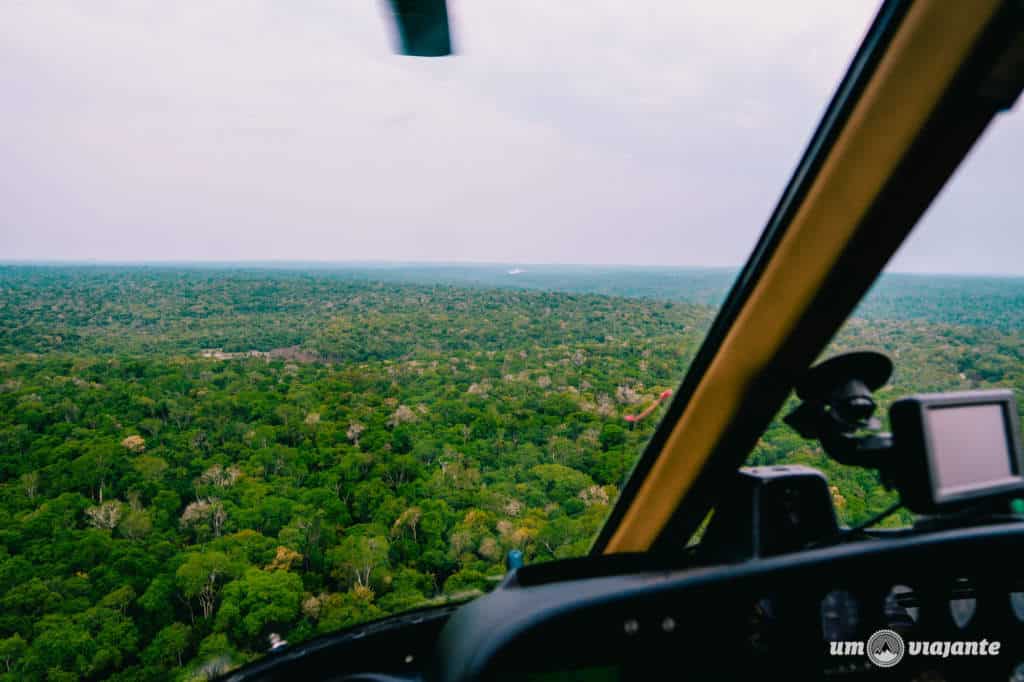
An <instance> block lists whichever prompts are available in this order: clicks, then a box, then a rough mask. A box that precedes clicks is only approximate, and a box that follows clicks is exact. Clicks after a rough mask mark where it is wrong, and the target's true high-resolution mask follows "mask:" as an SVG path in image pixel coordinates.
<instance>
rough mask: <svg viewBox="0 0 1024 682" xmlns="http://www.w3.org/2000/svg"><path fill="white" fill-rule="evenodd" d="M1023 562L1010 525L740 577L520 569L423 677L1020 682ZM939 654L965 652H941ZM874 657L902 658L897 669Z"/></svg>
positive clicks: (849, 550)
mask: <svg viewBox="0 0 1024 682" xmlns="http://www.w3.org/2000/svg"><path fill="white" fill-rule="evenodd" d="M1021 549H1024V524H1021V523H1012V524H1006V525H1004V526H993V527H986V528H974V529H961V530H952V531H945V532H937V533H930V534H928V535H924V536H908V537H902V538H894V539H887V540H874V541H866V542H860V543H851V544H850V545H840V546H836V547H830V548H825V549H819V550H813V551H809V552H803V553H799V554H793V555H788V556H780V557H774V558H771V559H762V560H757V561H751V562H747V563H745V564H741V565H736V566H715V567H705V568H691V569H689V570H678V571H677V570H671V569H667V570H660V571H659V570H647V571H643V572H639V573H631V574H624V575H607V576H599V577H584V578H582V579H580V580H575V581H573V580H569V581H566V580H554V581H550V582H548V581H545V579H544V578H543V577H541V578H539V579H538V578H535V577H534V576H531V575H530V573H529V571H528V570H527V569H520V570H519V571H518V572H517V573H515V574H513V575H512V576H510V578H509V579H508V580H507V581H506V583H505V584H503V585H502V586H500V587H499V588H498V589H497V590H496V591H495V592H494V593H492V594H490V595H488V596H486V597H484V598H481V599H479V600H478V601H476V602H473V603H471V604H468V605H467V606H465V607H463V609H462V610H461V611H459V612H458V613H456V614H455V615H454V616H453V617H452V619H451V621H450V622H449V623H448V625H447V626H446V627H445V629H444V630H443V632H442V635H441V638H440V641H439V646H438V652H437V655H436V657H435V663H436V665H435V666H434V667H433V668H432V669H431V670H429V671H428V672H427V674H426V679H427V680H434V681H436V682H456V681H459V682H461V681H463V680H493V681H495V682H504V681H505V680H513V679H516V680H522V679H526V680H544V681H545V682H548V681H550V682H554V681H556V680H641V679H643V680H651V679H660V678H662V677H664V673H665V671H676V672H678V673H682V672H683V671H685V672H686V675H685V676H686V677H691V678H693V679H701V678H702V677H705V676H708V677H710V678H713V679H750V678H751V677H752V676H753V677H755V678H761V677H765V676H767V675H769V673H770V674H771V675H772V676H774V675H776V674H779V675H785V676H786V677H787V678H789V679H792V678H794V677H796V678H801V677H813V678H820V677H823V676H824V677H832V678H840V679H859V678H861V677H865V676H868V677H871V676H876V675H880V674H883V673H884V674H886V675H887V676H889V677H892V676H894V675H895V676H896V677H902V678H906V679H918V676H920V675H925V676H926V677H925V679H930V677H928V676H932V675H934V674H938V675H939V677H938V678H937V679H971V680H976V679H989V678H994V679H1011V677H1012V675H1013V674H1014V671H1015V670H1016V669H1017V667H1018V666H1020V665H1021V664H1022V663H1024V647H1022V644H1024V636H1022V635H1024V586H1022V578H1024V571H1021V570H1020V569H1019V567H1018V566H1016V565H1015V562H1013V561H1012V560H1009V557H1013V556H1020V550H1021ZM879 632H891V633H895V634H896V635H898V639H899V642H900V643H901V644H900V645H901V646H902V647H903V650H902V652H896V651H895V649H896V640H895V639H893V641H892V642H888V641H883V642H882V644H881V645H878V644H877V641H876V643H875V645H874V646H875V649H871V646H872V644H871V640H872V637H873V636H874V635H875V634H876V633H879ZM886 636H888V635H886ZM983 641H984V642H986V643H987V644H986V645H985V646H988V647H991V645H992V644H993V643H995V642H999V643H1000V646H999V647H997V651H996V653H995V655H992V652H991V651H990V650H989V651H987V652H986V653H985V654H984V655H983V654H979V653H975V654H974V655H961V654H962V652H960V653H957V652H959V651H960V649H962V648H963V646H966V645H967V644H968V643H971V642H974V643H975V644H973V645H972V646H975V647H977V646H981V644H980V643H981V642H983ZM934 642H939V643H945V642H952V643H956V642H960V643H961V646H960V649H949V648H948V647H947V650H946V652H945V655H943V653H942V651H941V650H936V649H935V648H934V646H933V643H934ZM922 647H923V650H922ZM929 647H931V648H929ZM940 649H941V647H940ZM868 650H872V651H874V652H875V654H876V657H877V660H881V661H882V662H883V663H884V662H888V661H891V660H893V657H896V656H897V654H898V655H899V656H900V659H901V660H899V661H897V663H898V665H896V666H894V667H892V668H888V669H887V668H885V667H883V666H882V665H879V664H878V663H876V662H875V660H874V659H872V658H871V657H869V656H868V655H867V651H868ZM935 651H938V653H935ZM968 653H970V651H968Z"/></svg>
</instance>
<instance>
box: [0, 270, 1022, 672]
mask: <svg viewBox="0 0 1024 682" xmlns="http://www.w3.org/2000/svg"><path fill="white" fill-rule="evenodd" d="M728 284H729V277H728V273H725V272H724V271H715V270H708V271H692V272H691V271H682V272H679V271H669V270H667V269H651V270H649V271H645V270H641V269H620V270H610V269H593V268H590V269H587V268H562V269H558V268H554V267H546V268H541V269H539V270H538V271H536V272H531V270H530V269H527V271H526V272H523V273H518V274H515V275H509V274H508V272H507V268H499V267H497V266H495V267H490V266H465V267H462V266H460V267H450V268H447V269H445V268H443V267H440V266H404V267H397V266H396V267H384V266H379V267H366V266H363V267H358V268H356V267H353V268H346V269H326V268H319V269H318V268H311V269H305V270H287V269H275V268H262V269H257V268H228V267H204V268H197V267H112V266H104V267H85V266H80V267H70V266H61V267H29V266H9V267H0V320H2V324H0V586H2V588H3V589H2V597H0V600H2V601H0V679H11V680H14V679H18V680H21V679H53V680H61V679H69V680H70V679H82V678H88V679H100V678H108V677H109V678H111V679H119V680H160V679H168V678H171V679H204V678H205V677H207V676H208V675H209V674H211V673H213V672H216V671H218V670H223V669H226V668H228V667H231V666H237V665H239V664H241V663H244V662H245V661H247V660H251V659H252V658H254V657H256V656H259V655H261V654H262V652H265V651H266V650H267V646H268V645H267V637H268V635H269V634H270V633H272V632H274V633H278V634H279V635H281V636H282V637H283V638H284V639H286V640H288V641H290V642H293V643H294V642H297V641H301V640H303V639H307V638H309V637H313V636H315V635H317V634H319V633H324V632H329V631H333V630H336V629H338V628H342V627H345V626H348V625H352V624H355V623H358V622H361V621H365V620H368V619H372V618H375V617H380V616H382V615H385V614H388V613H394V612H398V611H402V610H405V609H409V608H413V607H416V606H422V605H427V604H432V603H443V602H445V601H447V600H452V599H463V598H467V597H469V596H472V595H474V594H478V593H479V592H480V591H482V590H486V589H488V588H489V587H490V586H491V585H493V584H494V581H495V580H496V579H498V578H499V577H500V575H501V574H502V572H503V570H504V569H503V559H504V557H505V555H506V553H507V552H508V551H509V550H511V549H519V550H521V551H522V552H523V553H524V554H525V557H526V560H527V561H528V562H538V561H546V560H551V559H555V558H561V557H569V556H577V555H580V554H583V553H584V552H586V550H587V548H588V546H589V543H590V541H591V540H592V538H593V536H594V534H595V532H596V531H597V529H598V528H599V526H600V524H601V523H602V521H603V520H604V518H605V516H606V515H607V513H608V510H609V507H610V504H611V503H612V502H613V501H614V499H615V497H616V495H617V492H618V489H619V487H620V486H621V485H622V482H623V481H624V479H625V478H626V476H627V475H628V472H629V470H630V467H631V466H632V464H633V462H634V461H635V460H636V458H637V457H638V455H639V453H640V451H641V450H642V448H643V445H644V443H645V442H646V440H647V439H648V438H649V436H650V434H651V433H652V432H653V430H654V427H655V422H656V417H653V418H651V419H647V420H644V421H641V422H639V423H637V424H636V425H633V426H631V425H630V424H629V423H628V422H627V421H625V419H624V416H625V415H627V414H633V413H637V412H640V411H641V410H643V409H644V408H645V407H646V406H648V405H650V404H651V403H652V402H653V401H654V399H655V398H656V397H657V396H658V395H659V393H660V392H661V391H663V390H665V389H669V388H674V387H675V385H676V384H677V383H678V381H679V379H680V378H681V377H682V375H683V373H684V371H685V369H686V367H687V364H688V363H689V361H690V359H691V358H692V357H693V355H694V354H695V352H696V350H697V347H698V346H699V344H700V342H701V340H702V337H703V334H704V332H705V331H706V329H707V328H708V326H709V324H710V322H711V320H712V318H713V315H714V312H715V311H714V307H713V306H714V305H715V304H717V303H718V302H720V300H721V297H722V296H724V292H725V290H726V289H727V287H728ZM1022 320H1024V282H1022V281H1020V280H1012V279H1006V280H999V279H980V278H927V277H923V276H913V277H912V276H888V277H887V278H883V280H882V281H881V282H880V284H879V285H878V286H877V287H876V289H875V291H874V292H873V293H872V295H871V297H869V299H868V300H867V301H866V302H865V303H864V304H863V305H862V307H861V309H860V311H859V312H858V315H857V317H856V318H855V319H852V320H851V321H850V322H849V323H848V324H847V325H846V327H845V328H844V330H843V331H842V333H841V334H840V335H839V336H838V337H837V339H836V340H835V342H834V343H833V345H832V348H831V349H830V353H832V352H837V351H842V350H849V349H854V348H858V349H863V348H871V349H877V350H881V351H883V352H886V353H888V354H889V355H890V356H891V357H893V359H894V360H895V362H896V368H897V369H896V375H895V376H894V379H893V381H892V382H891V384H890V386H888V387H887V388H885V389H884V390H883V391H882V392H881V397H882V400H883V402H888V401H890V400H892V399H894V398H896V397H898V396H900V395H904V394H906V393H910V392H918V391H936V390H952V389H965V388H973V387H983V386H995V385H999V386H1010V387H1013V388H1014V389H1016V390H1018V391H1019V390H1020V389H1021V388H1022V387H1024V374H1022V366H1024V365H1022V362H1021V352H1022V348H1024V346H1022V344H1021V336H1020V331H1019V330H1020V329H1021V324H1020V322H1021V321H1022ZM750 462H751V463H776V462H802V463H808V464H811V465H813V466H817V467H819V468H821V469H823V470H824V471H826V473H827V474H828V475H829V477H830V480H831V482H832V484H833V485H834V490H833V494H834V499H835V502H836V506H837V509H838V512H839V514H840V516H841V517H842V519H843V520H844V521H846V522H849V523H853V522H857V521H858V520H861V519H864V518H866V517H867V516H868V515H869V514H871V513H872V512H874V511H877V510H878V509H881V508H883V507H885V506H886V505H887V504H889V502H891V500H892V494H891V493H889V492H887V491H885V490H884V489H883V488H882V487H881V486H880V485H879V483H878V480H877V477H875V476H874V475H873V474H871V473H869V472H867V471H863V470H857V469H847V468H843V467H839V466H837V465H835V464H833V463H831V462H829V461H827V460H826V459H825V458H824V457H823V456H822V454H821V452H820V449H818V448H817V447H815V446H813V445H811V444H809V443H807V442H805V441H802V440H801V439H800V438H799V437H797V436H796V434H795V433H793V432H792V431H791V430H789V429H788V428H787V427H785V426H784V425H782V424H781V423H776V424H774V425H773V426H772V427H771V428H770V429H769V430H768V431H767V433H766V434H765V436H764V438H763V439H762V440H761V442H760V443H759V445H758V446H757V448H756V449H755V451H754V452H753V453H752V454H751V456H750ZM908 518H909V517H907V516H906V515H903V516H897V517H893V518H892V519H890V521H889V522H890V523H900V522H906V521H907V520H908Z"/></svg>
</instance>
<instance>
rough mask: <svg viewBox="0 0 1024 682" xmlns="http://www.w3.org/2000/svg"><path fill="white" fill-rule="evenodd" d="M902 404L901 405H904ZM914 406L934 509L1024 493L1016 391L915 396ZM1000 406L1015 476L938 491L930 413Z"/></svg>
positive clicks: (911, 401) (910, 401) (1023, 468)
mask: <svg viewBox="0 0 1024 682" xmlns="http://www.w3.org/2000/svg"><path fill="white" fill-rule="evenodd" d="M901 402H902V401H901ZM907 402H908V403H910V404H912V405H913V406H914V408H915V409H914V412H915V417H916V421H917V428H918V433H919V434H920V439H921V442H920V448H921V452H922V454H923V455H924V464H925V467H926V469H927V475H928V488H929V493H930V497H931V503H932V504H933V505H935V506H943V505H952V504H957V503H961V502H969V501H972V500H976V499H979V498H983V497H995V496H999V495H1005V494H1008V493H1013V492H1024V458H1022V452H1021V438H1020V425H1019V421H1020V419H1019V416H1018V413H1017V401H1016V399H1015V397H1014V394H1013V391H1011V390H1007V389H999V390H988V391H965V392H962V393H937V394H930V395H916V396H912V397H911V398H909V399H908V400H907ZM983 405H994V406H998V407H1000V408H1001V410H1002V414H1003V428H1004V435H1005V437H1006V444H1007V450H1008V455H1009V458H1010V469H1011V471H1012V475H1011V476H1009V477H1007V478H1003V479H1000V482H999V483H997V484H993V483H991V482H984V481H982V482H979V483H976V484H969V485H964V486H957V487H956V488H955V489H954V490H952V491H949V490H948V489H947V490H944V489H943V488H940V487H939V477H938V467H937V463H936V448H935V441H934V438H933V434H932V432H931V430H930V428H929V422H928V420H927V417H928V411H929V410H943V409H950V408H956V407H977V406H983Z"/></svg>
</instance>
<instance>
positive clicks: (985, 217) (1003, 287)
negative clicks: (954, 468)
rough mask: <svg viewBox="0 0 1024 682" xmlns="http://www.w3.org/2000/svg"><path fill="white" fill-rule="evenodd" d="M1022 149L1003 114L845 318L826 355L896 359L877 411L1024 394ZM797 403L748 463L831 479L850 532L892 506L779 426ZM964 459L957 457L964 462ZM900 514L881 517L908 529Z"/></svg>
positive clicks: (1022, 121) (1014, 124) (876, 482)
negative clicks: (950, 394)
mask: <svg viewBox="0 0 1024 682" xmlns="http://www.w3.org/2000/svg"><path fill="white" fill-rule="evenodd" d="M1022 148H1024V117H1022V116H1021V114H1020V113H1019V111H1017V110H1013V111H1011V112H1008V113H1003V114H1002V115H1000V116H999V117H997V118H996V120H995V121H994V122H993V123H992V124H991V125H990V126H989V128H988V130H986V132H985V133H984V135H983V136H982V137H981V139H980V140H979V141H978V143H977V144H976V145H975V147H974V148H973V149H972V150H971V152H970V154H969V155H968V156H967V158H966V159H965V160H964V162H963V163H962V164H961V166H960V167H959V168H958V169H957V171H956V173H955V174H954V175H953V177H952V178H951V179H950V180H949V182H948V183H947V185H946V187H945V188H943V190H942V192H941V193H940V194H939V195H938V197H936V199H935V201H934V202H933V203H932V205H931V207H930V208H929V209H928V211H927V212H926V213H925V215H924V216H923V217H922V218H921V220H920V222H919V223H918V225H917V226H916V227H915V228H914V231H913V232H911V234H910V237H909V238H908V239H907V241H906V242H904V244H903V246H902V247H901V249H900V250H899V251H898V252H897V253H896V255H895V256H894V257H893V259H892V261H891V262H890V263H889V265H888V267H887V268H886V271H885V272H884V273H883V274H882V276H881V277H880V278H879V280H878V281H877V282H876V283H875V285H874V287H873V288H872V289H871V291H870V292H869V293H868V295H867V296H866V297H865V299H864V301H863V302H862V303H861V305H860V307H859V308H858V309H857V310H856V311H855V312H854V314H853V315H852V316H851V317H850V319H848V320H847V321H846V323H845V324H844V325H843V327H842V329H841V330H840V331H839V333H838V334H837V335H836V337H835V339H834V340H833V342H832V343H831V344H830V346H829V348H828V349H827V350H826V352H825V353H823V354H822V358H821V359H825V358H827V357H831V356H833V355H836V354H838V353H845V352H850V351H861V350H871V351H877V352H881V353H884V354H885V355H887V356H888V357H889V358H890V359H891V360H892V361H893V364H894V371H893V376H892V378H891V379H890V381H889V383H888V384H887V385H886V386H885V387H884V388H883V389H881V390H880V391H878V392H877V393H876V394H875V397H876V398H877V402H878V411H877V413H876V414H877V415H878V416H879V417H881V418H882V419H883V426H886V427H887V419H886V415H887V412H888V408H889V406H890V405H891V404H892V402H893V401H894V400H897V399H899V398H903V397H906V396H909V395H913V394H917V393H938V392H945V391H966V390H974V389H986V388H1009V389H1013V390H1014V392H1015V393H1016V396H1017V404H1018V407H1019V406H1020V405H1021V404H1022V398H1024V362H1022V361H1024V336H1022V335H1021V329H1024V266H1022V265H1021V260H1020V253H1021V252H1020V248H1019V243H1020V241H1019V240H1020V235H1019V233H1020V228H1021V226H1022V225H1024V206H1022V205H1021V202H1020V201H1019V197H1018V193H1019V188H1018V184H1019V183H1017V182H1016V180H1015V178H1016V176H1017V166H1018V165H1019V161H1018V154H1019V152H1020V150H1021V149H1022ZM796 405H797V400H796V398H795V397H792V398H791V399H790V400H789V402H787V404H786V407H785V408H784V409H783V410H782V412H780V414H779V417H778V418H777V419H776V420H775V422H774V423H773V424H772V426H771V427H770V428H769V429H768V430H767V431H766V432H765V434H764V437H763V438H762V439H761V442H760V443H759V444H758V446H757V448H756V449H755V450H754V451H753V452H752V453H751V455H750V458H749V459H748V462H747V463H748V464H750V465H765V464H806V465H809V466H813V467H815V468H817V469H820V470H821V471H823V472H824V473H825V474H826V476H827V477H828V479H829V483H830V484H831V489H832V496H833V502H834V503H835V506H836V511H837V514H838V516H839V519H840V521H842V522H845V523H847V524H850V525H856V524H859V523H862V522H864V521H866V520H867V519H869V518H871V517H872V516H874V515H875V514H878V513H880V512H882V511H883V510H885V509H887V508H888V507H890V505H892V504H893V503H894V502H896V500H897V498H898V495H897V493H896V492H895V491H891V490H887V489H885V488H884V487H883V486H882V484H881V482H880V479H879V475H878V472H877V471H876V470H873V469H863V468H857V467H848V466H842V465H840V464H838V463H836V462H835V461H833V460H831V459H829V458H828V457H826V456H825V454H824V453H823V451H822V449H821V446H820V445H819V444H818V443H817V442H816V441H807V440H803V439H801V438H800V436H798V435H797V433H796V432H795V431H794V430H793V429H791V428H790V427H789V426H787V425H786V424H785V423H783V421H782V417H783V416H785V415H786V414H788V413H789V412H790V410H792V409H793V408H794V407H796ZM969 456H970V453H968V452H964V453H961V454H960V455H959V457H960V458H961V459H962V458H967V457H969ZM912 520H913V516H912V514H911V513H910V512H909V511H908V510H906V509H900V510H898V511H897V512H896V513H894V514H893V515H891V516H889V517H887V518H885V519H884V520H882V521H881V522H880V525H881V526H883V527H895V526H905V525H909V524H910V523H911V522H912Z"/></svg>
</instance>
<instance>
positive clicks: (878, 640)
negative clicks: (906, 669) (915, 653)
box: [867, 630, 906, 668]
mask: <svg viewBox="0 0 1024 682" xmlns="http://www.w3.org/2000/svg"><path fill="white" fill-rule="evenodd" d="M904 653H906V647H905V646H904V644H903V638H902V637H900V634H899V633H898V632H895V631H893V630H879V631H878V632H876V633H875V634H873V635H871V637H869V638H868V645H867V654H868V660H869V661H871V662H872V663H874V664H875V665H877V666H878V667H879V668H891V667H893V666H894V665H896V664H897V663H899V662H900V661H901V660H902V659H903V654H904Z"/></svg>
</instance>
